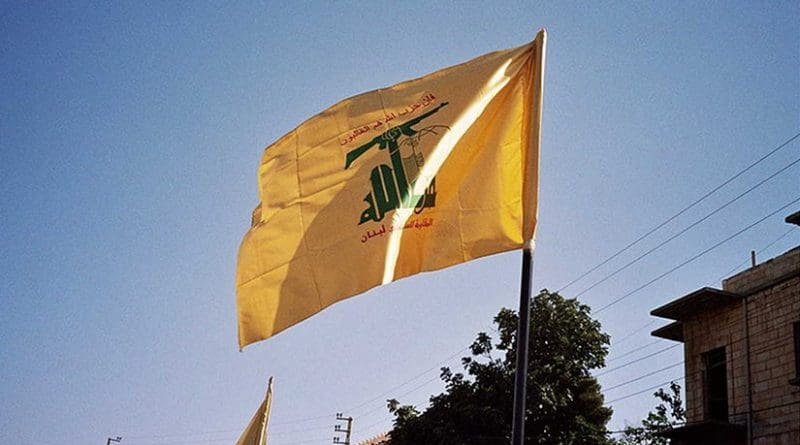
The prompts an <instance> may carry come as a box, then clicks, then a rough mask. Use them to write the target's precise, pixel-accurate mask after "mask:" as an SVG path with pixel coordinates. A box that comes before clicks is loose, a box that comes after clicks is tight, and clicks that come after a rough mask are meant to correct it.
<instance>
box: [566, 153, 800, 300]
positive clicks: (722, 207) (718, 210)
mask: <svg viewBox="0 0 800 445" xmlns="http://www.w3.org/2000/svg"><path fill="white" fill-rule="evenodd" d="M797 163H800V158H797V159H795V160H794V161H792V162H791V163H789V164H788V165H785V166H784V167H782V168H781V169H780V170H778V171H776V172H775V173H773V174H771V175H770V176H768V177H767V178H765V179H763V180H761V181H760V182H758V183H757V184H756V185H754V186H752V187H750V188H748V189H747V190H745V191H744V192H742V193H740V194H739V195H737V196H736V197H735V198H733V199H731V200H729V201H728V202H726V203H725V204H723V205H721V206H719V207H717V208H716V209H714V210H713V211H712V212H711V213H708V214H707V215H705V216H703V217H702V218H700V219H698V220H697V221H695V222H693V223H692V224H689V225H688V226H686V227H684V228H683V229H682V230H680V231H679V232H678V233H676V234H674V235H672V236H671V237H669V238H667V239H666V240H664V241H662V242H661V243H659V244H657V245H656V246H655V247H653V248H651V249H650V250H648V251H646V252H645V253H643V254H641V255H639V256H638V257H636V258H634V259H633V260H631V261H629V262H627V263H626V264H625V265H624V266H622V267H619V268H617V269H616V270H614V271H613V272H611V273H610V274H608V275H606V276H605V277H603V278H601V279H600V280H598V281H596V282H594V283H593V284H592V285H591V286H589V287H587V288H586V289H584V290H582V291H581V292H579V293H578V294H577V295H575V298H577V297H580V296H581V295H583V294H585V293H586V292H589V291H590V290H592V289H594V288H595V287H597V286H599V285H600V284H602V283H605V282H606V281H608V280H609V279H611V278H612V277H614V276H616V275H617V274H618V273H620V272H622V271H624V270H625V269H627V268H629V267H631V266H633V265H634V264H636V263H638V262H639V261H641V260H642V259H644V258H645V257H647V256H648V255H650V254H652V253H653V252H655V251H656V250H658V249H660V248H662V247H664V246H665V245H666V244H667V243H669V242H671V241H673V240H675V239H676V238H678V237H680V236H681V235H683V234H684V233H686V232H688V231H689V230H691V229H693V228H694V227H696V226H697V225H699V224H700V223H702V222H703V221H705V220H707V219H708V218H711V217H712V216H714V215H716V214H717V213H718V212H720V211H721V210H723V209H724V208H726V207H728V206H729V205H731V204H733V203H734V202H736V201H738V200H739V199H741V198H743V197H744V196H745V195H747V194H748V193H750V192H752V191H753V190H755V189H757V188H758V187H760V186H762V185H763V184H764V183H766V182H767V181H769V180H770V179H772V178H774V177H776V176H778V175H779V174H781V173H783V172H784V171H786V170H788V169H789V168H791V167H793V166H794V165H796V164H797Z"/></svg>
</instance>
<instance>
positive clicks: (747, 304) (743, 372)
mask: <svg viewBox="0 0 800 445" xmlns="http://www.w3.org/2000/svg"><path fill="white" fill-rule="evenodd" d="M786 220H787V222H790V223H793V224H800V212H798V213H795V214H793V215H791V216H790V217H788V218H787V219H786ZM651 314H652V315H655V316H658V317H663V318H667V319H671V320H673V322H672V323H670V324H668V325H666V326H664V327H662V328H660V329H657V330H656V331H653V335H654V336H656V337H661V338H666V339H670V340H675V341H679V342H683V344H684V360H685V365H684V366H685V375H686V382H685V386H686V408H687V423H686V425H684V426H681V427H678V428H676V429H674V430H672V431H671V432H669V433H666V434H665V435H666V436H667V437H670V438H671V439H672V443H673V445H678V444H680V445H690V444H691V445H694V444H734V445H738V444H754V445H773V444H774V445H800V246H798V247H795V248H793V249H791V250H789V251H788V252H785V253H784V254H782V255H780V256H778V257H776V258H773V259H771V260H769V261H767V262H764V263H762V264H758V265H756V266H753V267H751V268H750V269H747V270H745V271H743V272H741V273H738V274H736V275H734V276H732V277H730V278H728V279H726V280H724V281H723V284H722V289H715V288H709V287H705V288H702V289H698V290H696V291H694V292H692V293H690V294H688V295H686V296H684V297H681V298H679V299H677V300H675V301H672V302H670V303H668V304H666V305H664V306H661V307H659V308H657V309H655V310H653V311H652V312H651Z"/></svg>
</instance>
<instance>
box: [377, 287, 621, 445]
mask: <svg viewBox="0 0 800 445" xmlns="http://www.w3.org/2000/svg"><path fill="white" fill-rule="evenodd" d="M517 321H518V316H517V313H516V312H515V311H512V310H510V309H502V310H501V311H500V312H499V313H498V314H497V316H496V317H495V318H494V323H495V324H496V325H497V331H496V336H497V341H496V343H494V344H493V340H494V339H493V338H492V337H491V336H490V335H489V334H487V333H485V332H481V333H479V334H478V337H477V338H476V339H475V341H474V342H473V343H472V346H471V352H472V357H465V358H463V359H462V364H463V366H464V369H465V371H466V373H467V374H468V376H469V377H467V376H465V375H464V374H463V373H454V372H453V371H451V370H450V369H449V368H442V372H441V378H442V380H443V381H444V383H445V391H444V392H443V393H442V394H439V395H435V396H432V397H431V398H430V406H429V407H428V408H427V409H426V410H425V411H424V412H420V411H418V410H417V409H416V408H415V407H413V406H410V405H401V404H400V403H399V402H398V401H397V400H389V401H388V402H389V410H390V412H392V413H393V414H394V416H395V420H394V428H393V430H392V432H391V442H390V445H420V444H426V445H494V444H498V445H500V444H503V445H506V444H508V443H509V441H510V434H511V411H512V400H513V387H514V371H515V368H516V365H515V363H516V348H515V347H514V344H515V337H516V331H517ZM530 334H531V335H530V343H529V351H530V352H529V361H528V390H527V391H528V392H527V400H526V404H527V405H526V420H525V443H526V444H546V445H560V444H563V445H567V444H569V445H596V444H601V445H602V444H609V443H611V441H610V440H609V439H608V438H607V434H606V423H607V422H608V420H609V419H610V418H611V413H612V411H611V409H610V408H608V407H605V406H603V396H602V394H601V392H600V386H599V385H598V383H597V381H596V379H595V378H594V377H592V376H591V375H590V371H591V370H592V369H597V368H601V367H603V366H604V365H605V357H606V354H607V353H608V343H609V337H608V335H606V334H605V333H603V332H602V331H601V329H600V323H599V322H597V321H596V320H594V319H592V318H591V316H590V309H589V307H588V306H586V305H583V304H580V303H579V302H578V301H577V300H575V299H565V298H563V297H561V296H560V295H558V293H552V292H548V291H547V290H546V289H545V290H542V291H541V292H540V293H539V295H537V296H536V297H534V298H533V299H532V300H531V323H530Z"/></svg>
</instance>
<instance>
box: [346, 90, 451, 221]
mask: <svg viewBox="0 0 800 445" xmlns="http://www.w3.org/2000/svg"><path fill="white" fill-rule="evenodd" d="M447 105H448V102H442V103H441V104H439V105H438V106H436V108H433V109H431V110H429V111H427V112H426V113H424V114H421V115H419V116H417V117H415V118H414V119H411V120H409V121H407V122H405V123H403V124H400V125H397V126H394V127H391V128H389V129H388V130H386V131H385V132H383V133H381V134H380V135H378V136H376V137H375V138H373V139H372V140H371V141H369V142H367V143H365V144H363V145H361V146H360V147H357V148H354V149H353V150H350V151H349V152H348V153H347V155H346V156H345V163H344V168H345V170H346V169H348V168H350V166H351V165H352V164H353V162H355V161H356V160H357V159H358V158H360V157H361V156H362V155H363V154H364V153H366V152H367V151H368V150H370V149H371V148H373V147H376V146H377V148H378V150H387V151H388V152H389V158H390V161H391V166H389V165H387V164H380V165H378V166H376V167H374V168H373V169H372V171H371V172H370V177H369V180H370V185H372V191H371V192H369V193H367V195H366V196H365V197H364V202H366V203H367V208H366V209H365V210H364V211H363V212H362V213H361V219H360V221H359V222H358V223H359V224H363V223H365V222H367V221H376V222H378V221H381V220H383V217H384V216H385V215H386V213H387V212H389V211H392V210H394V209H397V208H414V209H415V212H416V213H420V212H421V211H422V210H423V209H425V208H427V207H434V206H435V205H436V178H431V180H430V183H429V184H428V185H427V186H426V188H425V191H424V192H423V194H422V195H414V194H413V193H412V190H413V188H414V185H415V184H416V182H417V180H418V179H419V177H418V175H419V173H420V169H421V167H422V165H423V163H424V159H423V156H422V153H417V151H416V147H417V145H419V143H420V139H421V137H422V135H424V134H430V133H433V134H438V133H437V129H438V130H449V128H448V127H447V126H445V125H433V126H430V127H426V128H423V129H416V128H414V126H416V125H417V124H419V123H420V122H422V120H423V119H426V118H428V117H430V116H431V115H433V114H435V113H436V112H438V111H439V110H440V109H442V108H443V107H445V106H447ZM401 146H402V147H406V146H410V150H411V153H410V154H409V155H408V156H403V154H402V153H401V150H400V147H401ZM406 150H408V149H407V148H406Z"/></svg>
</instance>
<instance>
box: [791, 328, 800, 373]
mask: <svg viewBox="0 0 800 445" xmlns="http://www.w3.org/2000/svg"><path fill="white" fill-rule="evenodd" d="M789 383H790V384H792V385H795V386H800V321H796V322H794V378H793V379H792V380H789Z"/></svg>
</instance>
